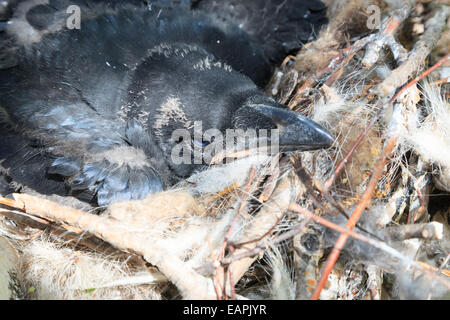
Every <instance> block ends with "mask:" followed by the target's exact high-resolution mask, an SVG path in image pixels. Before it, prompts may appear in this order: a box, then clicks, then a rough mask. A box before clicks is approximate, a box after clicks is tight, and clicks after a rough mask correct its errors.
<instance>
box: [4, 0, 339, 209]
mask: <svg viewBox="0 0 450 320" xmlns="http://www.w3.org/2000/svg"><path fill="white" fill-rule="evenodd" d="M204 1H205V2H204V4H203V6H204V8H203V9H202V2H201V1H200V2H199V1H195V3H191V2H189V1H181V3H179V4H174V1H170V0H166V1H163V0H160V1H146V4H144V5H143V4H141V3H140V2H141V1H137V0H136V1H128V2H125V1H107V0H104V1H87V0H73V1H68V0H27V1H22V2H20V1H19V2H18V4H17V5H16V6H15V7H14V8H13V12H14V15H13V17H12V18H11V19H10V21H9V22H8V24H7V26H6V32H5V34H3V35H2V47H3V48H2V51H3V52H4V53H7V54H8V55H9V57H8V59H5V60H0V119H1V121H0V123H1V124H0V135H1V141H2V143H1V144H0V162H1V170H2V172H3V174H4V176H5V177H6V178H7V179H8V180H12V181H14V182H15V184H16V185H17V184H18V185H24V186H28V187H30V188H32V189H34V190H36V191H38V192H40V193H44V194H53V193H55V194H60V195H67V194H71V195H74V196H76V197H78V198H80V199H82V200H84V201H87V202H91V203H92V202H95V201H96V202H97V203H98V204H99V205H102V206H103V205H107V204H109V203H111V202H114V201H121V200H129V199H141V198H143V197H145V196H146V195H147V194H149V193H154V192H158V191H161V190H163V189H164V188H165V187H166V186H170V185H172V184H174V183H176V182H177V181H179V180H180V179H183V178H186V177H188V176H189V175H191V174H192V173H193V172H194V171H195V170H199V169H202V168H203V167H204V166H205V165H207V163H206V164H205V163H203V164H198V163H192V162H191V163H185V162H183V163H178V162H177V161H175V160H174V158H173V154H172V151H173V150H174V148H175V147H176V146H177V145H180V144H182V145H186V146H187V148H191V150H194V149H195V150H196V148H197V149H198V148H200V149H202V148H205V147H206V146H207V145H208V144H209V143H211V142H212V141H208V140H203V139H202V138H200V139H196V138H195V136H196V134H197V132H194V131H195V130H197V129H196V125H195V124H196V123H198V122H201V126H202V130H207V129H212V128H214V129H217V130H218V131H219V132H224V133H225V131H226V130H227V129H248V128H253V129H267V130H269V129H279V132H280V134H279V145H280V148H281V150H282V151H291V150H313V149H318V148H324V147H328V146H329V145H330V144H331V143H332V141H333V139H332V137H331V135H330V134H329V133H328V132H327V131H326V130H325V129H323V128H322V127H320V126H319V125H317V124H316V123H314V122H312V121H310V120H308V119H306V118H303V117H301V116H299V115H297V114H295V113H293V112H290V111H289V110H287V109H286V108H284V106H282V105H279V104H278V103H277V102H275V101H274V100H273V99H271V98H269V97H267V96H265V95H264V93H263V92H262V91H261V89H260V87H261V86H263V85H264V84H265V83H266V82H267V79H268V76H269V75H270V72H271V63H273V62H274V61H277V60H279V57H280V56H281V55H282V54H284V53H285V52H286V50H287V51H288V50H291V48H292V47H293V45H292V43H291V42H292V39H290V40H289V41H291V42H289V41H288V42H286V43H285V44H286V45H285V46H283V45H280V49H279V50H277V49H276V48H273V46H272V45H273V44H272V45H269V46H268V45H267V44H266V43H265V42H264V39H263V38H261V36H262V35H261V34H260V33H258V32H256V31H255V30H256V29H255V28H256V27H255V25H254V24H255V19H254V18H252V19H253V20H252V22H251V23H249V24H247V25H246V26H245V27H242V26H241V27H240V26H239V25H236V24H235V23H237V22H238V21H236V19H238V17H239V15H238V16H237V17H227V12H226V11H224V17H222V18H220V17H217V15H216V14H213V13H211V10H212V9H208V8H210V7H211V6H212V7H211V8H213V7H214V5H217V4H216V3H215V2H214V1H209V2H210V4H211V6H210V5H209V4H208V1H207V0H204ZM225 2H226V1H225ZM230 2H232V1H230ZM279 2H280V1H276V0H270V1H269V0H264V1H260V2H259V1H256V0H251V1H248V3H249V4H252V5H250V6H249V8H250V9H251V10H255V8H257V6H258V3H259V4H262V5H263V6H270V5H272V6H275V5H277V6H278V5H279ZM285 2H286V3H287V4H288V5H291V6H293V8H292V9H294V8H296V7H295V6H294V5H295V4H300V5H301V8H303V9H302V10H303V11H305V10H306V13H308V12H309V14H311V15H313V13H314V8H315V10H319V9H320V8H322V9H323V7H321V5H319V2H318V1H305V0H302V1H299V0H291V1H289V0H287V1H285ZM307 3H308V4H310V3H312V7H313V11H308V10H307V9H306V8H307ZM74 5H75V6H74ZM280 8H281V7H280ZM297 9H298V8H297ZM242 10H244V9H242ZM302 10H292V11H293V12H295V15H301V14H303V16H304V15H305V14H306V13H305V12H303V11H302ZM241 13H242V12H241ZM77 14H78V15H79V17H77V16H76V15H77ZM252 17H253V16H252ZM321 17H322V15H321ZM77 18H80V19H79V21H78V23H79V25H78V26H77V20H76V19H77ZM302 19H305V20H302ZM292 21H307V19H306V18H305V17H303V18H299V17H295V19H293V20H292V19H291V20H288V21H286V22H285V24H289V23H291V22H292ZM69 22H70V23H74V24H72V25H70V23H69ZM271 23H275V24H276V21H275V22H274V21H272V22H271ZM305 24H308V23H305V22H304V23H303V25H305ZM300 25H301V24H300ZM283 27H284V25H283V22H282V21H281V22H280V25H277V26H276V27H275V28H269V29H270V30H272V31H273V30H275V31H273V33H274V34H276V32H277V30H280V32H285V31H286V30H284V31H283V30H281V29H283ZM247 30H248V32H246V31H247ZM252 30H253V31H252ZM280 39H281V41H283V39H284V38H280ZM298 43H300V41H299V42H298ZM278 44H279V43H278ZM280 50H281V51H280ZM177 129H183V130H185V131H186V132H188V133H190V134H191V136H193V137H194V138H190V139H189V141H186V140H187V139H177V138H174V134H173V133H174V131H176V130H177ZM201 134H202V133H200V137H202V136H201ZM5 177H4V179H5Z"/></svg>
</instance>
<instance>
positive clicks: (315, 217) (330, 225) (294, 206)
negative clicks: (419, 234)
mask: <svg viewBox="0 0 450 320" xmlns="http://www.w3.org/2000/svg"><path fill="white" fill-rule="evenodd" d="M289 209H290V210H292V211H295V212H298V213H300V214H302V215H304V216H306V217H307V218H310V219H311V220H314V221H316V222H318V223H320V224H321V225H323V226H325V227H327V228H330V229H333V230H335V231H337V232H340V233H341V235H342V234H345V235H347V236H350V237H352V238H354V239H357V240H360V241H362V242H365V243H367V244H369V245H371V246H373V247H375V248H378V249H380V250H383V251H385V252H387V253H389V254H390V255H392V256H394V257H396V258H399V259H403V260H404V259H405V258H406V257H404V256H403V255H402V254H401V253H399V252H398V251H397V250H395V249H393V248H391V247H390V246H388V245H387V244H385V243H383V242H381V241H378V240H375V239H371V238H369V237H366V236H363V235H362V234H359V233H356V232H354V231H351V230H349V229H348V228H345V227H342V226H339V225H337V224H334V223H333V222H330V221H328V220H326V219H324V218H322V217H319V216H318V215H316V214H314V213H312V212H310V211H309V210H306V209H304V208H302V207H301V206H299V205H298V204H296V203H293V204H291V205H290V207H289ZM409 263H410V264H411V265H413V266H414V267H416V268H417V269H419V270H421V271H423V272H424V273H426V274H428V275H430V276H431V277H433V278H434V279H437V280H439V281H440V282H442V283H443V284H444V285H445V286H446V287H447V288H449V289H450V282H449V281H447V280H445V279H442V278H441V277H440V276H439V274H437V273H435V272H431V271H430V270H434V271H438V269H437V268H436V269H432V268H430V266H428V265H427V264H425V263H423V262H415V261H412V260H411V261H409ZM444 274H445V273H444ZM445 275H446V274H445Z"/></svg>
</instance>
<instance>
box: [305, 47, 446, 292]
mask: <svg viewBox="0 0 450 320" xmlns="http://www.w3.org/2000/svg"><path fill="white" fill-rule="evenodd" d="M449 56H450V54H447V55H446V56H445V57H444V58H443V59H441V60H440V61H439V62H438V63H437V64H436V65H435V66H433V67H432V68H430V69H429V70H427V71H425V72H423V73H422V74H421V75H420V76H418V77H416V78H415V79H414V80H413V81H411V82H410V83H408V84H407V85H406V86H405V87H403V88H402V89H401V90H400V91H399V92H398V93H397V94H396V95H394V96H393V97H392V98H391V99H390V100H389V102H393V101H395V100H396V99H397V98H398V97H399V96H400V94H401V93H402V92H403V91H405V90H406V89H407V88H409V87H410V86H412V85H414V84H415V83H417V82H418V81H420V79H422V78H423V77H425V76H426V75H428V74H430V73H431V72H432V71H433V70H435V69H436V68H437V67H438V66H439V65H442V64H443V63H444V62H445V61H447V59H448V58H449ZM396 141H397V136H396V135H393V136H392V137H389V138H388V141H387V142H386V144H385V147H384V150H383V154H382V156H381V158H380V160H379V162H378V164H377V166H376V167H375V169H374V172H373V175H372V177H371V179H370V181H369V184H368V186H367V189H366V191H365V192H364V195H363V197H362V199H361V201H360V202H359V203H358V205H357V206H356V208H355V210H354V211H353V214H352V216H351V217H350V219H349V220H348V221H347V224H346V225H347V227H348V228H349V229H350V230H352V229H353V228H354V227H355V225H356V223H357V222H358V220H359V218H360V216H361V214H362V213H363V211H364V210H365V209H366V207H367V206H368V205H369V203H370V201H371V199H372V195H373V192H374V191H375V188H376V186H377V183H378V180H379V178H380V177H381V175H382V173H383V168H384V166H385V165H386V163H387V161H388V156H389V155H390V154H391V152H392V150H393V149H394V147H395V143H396ZM347 239H348V235H347V234H341V235H340V236H339V238H338V240H337V241H336V244H335V245H334V247H333V250H332V251H331V253H330V255H329V256H328V259H327V261H326V264H325V267H324V270H323V272H322V275H321V278H320V280H319V283H318V285H317V287H316V289H315V290H314V292H313V295H312V297H311V299H313V300H317V299H319V297H320V293H321V291H322V289H323V287H324V286H325V283H326V281H327V279H328V276H329V274H330V273H331V271H332V270H333V268H334V265H335V264H336V261H337V259H338V257H339V255H340V252H341V250H342V248H343V247H344V245H345V243H346V242H347Z"/></svg>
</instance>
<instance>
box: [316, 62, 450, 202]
mask: <svg viewBox="0 0 450 320" xmlns="http://www.w3.org/2000/svg"><path fill="white" fill-rule="evenodd" d="M449 58H450V54H447V55H446V56H445V57H444V58H442V59H441V60H439V61H438V62H437V63H436V64H435V65H434V66H433V67H431V68H430V69H428V70H426V71H425V72H423V73H422V74H420V75H419V76H417V77H416V78H414V80H412V81H411V82H409V83H408V84H407V85H405V86H404V87H402V88H401V89H400V90H399V91H398V92H397V93H396V94H395V95H394V96H393V97H392V98H391V99H390V100H389V101H388V103H387V105H389V104H391V103H392V102H394V101H395V100H397V98H398V97H399V96H400V95H401V94H402V93H403V92H405V90H406V89H408V88H410V87H411V86H413V85H415V84H416V83H417V82H419V81H420V80H422V79H423V78H425V77H426V76H428V75H429V74H430V73H432V72H433V71H435V70H436V69H437V68H439V67H440V66H442V65H443V64H444V63H445V62H446V61H447V60H448V59H449ZM384 110H385V108H384V107H383V108H380V109H379V110H378V112H377V114H376V115H375V116H374V117H373V118H372V120H371V121H370V123H369V125H368V126H367V128H366V129H365V130H364V132H363V133H361V135H360V136H359V137H358V139H357V140H356V142H355V143H354V145H353V146H352V148H351V149H350V150H349V152H348V153H347V154H346V155H345V157H344V159H342V161H341V162H340V163H339V164H338V166H337V167H336V169H335V170H334V171H333V174H332V175H331V177H330V178H329V179H328V180H327V181H326V182H325V185H324V189H323V190H322V191H323V193H325V194H327V193H328V191H329V190H330V187H331V186H332V185H333V183H334V181H335V180H336V178H337V177H338V175H339V173H340V172H341V171H342V169H344V167H345V165H346V164H347V162H348V161H349V160H350V158H351V157H352V156H353V153H354V152H355V150H356V149H357V148H358V147H359V145H360V144H361V142H362V141H363V139H364V138H365V137H366V136H367V133H369V131H370V129H372V127H373V126H374V124H375V122H377V121H378V119H379V118H380V116H381V114H382V113H383V111H384Z"/></svg>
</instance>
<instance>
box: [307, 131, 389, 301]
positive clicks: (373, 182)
mask: <svg viewBox="0 0 450 320" xmlns="http://www.w3.org/2000/svg"><path fill="white" fill-rule="evenodd" d="M396 142H397V137H391V138H389V140H388V141H387V143H386V146H385V148H384V151H383V154H382V156H381V158H380V160H379V161H378V164H377V166H376V167H375V169H374V172H373V175H372V177H371V178H370V181H369V184H368V186H367V189H366V191H365V192H364V195H363V197H362V199H361V201H360V202H359V203H358V205H357V206H356V208H355V210H354V211H353V213H352V215H351V216H350V219H349V220H348V221H347V223H346V226H347V228H348V229H349V230H353V228H354V227H355V225H356V223H357V222H358V220H359V217H360V216H361V214H362V213H363V211H364V210H365V209H366V207H367V206H368V205H369V203H370V200H371V199H372V195H373V192H374V191H375V188H376V186H377V183H378V180H379V178H380V177H381V175H382V174H383V169H384V166H385V165H386V163H387V161H388V156H389V155H390V154H391V152H392V150H393V149H394V147H395V143H396ZM347 238H348V234H341V235H340V236H339V238H338V240H337V241H336V244H335V245H334V248H333V250H332V251H331V253H330V255H329V256H328V259H327V262H326V264H325V267H324V270H323V272H322V275H321V277H320V280H319V283H318V284H317V287H316V289H315V290H314V292H313V295H312V298H311V299H313V300H317V299H319V297H320V292H321V291H322V289H323V287H324V286H325V283H326V281H327V280H328V275H329V274H330V273H331V271H332V270H333V268H334V265H335V264H336V261H337V259H338V257H339V255H340V253H341V250H342V249H343V248H344V245H345V243H346V242H347Z"/></svg>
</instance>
